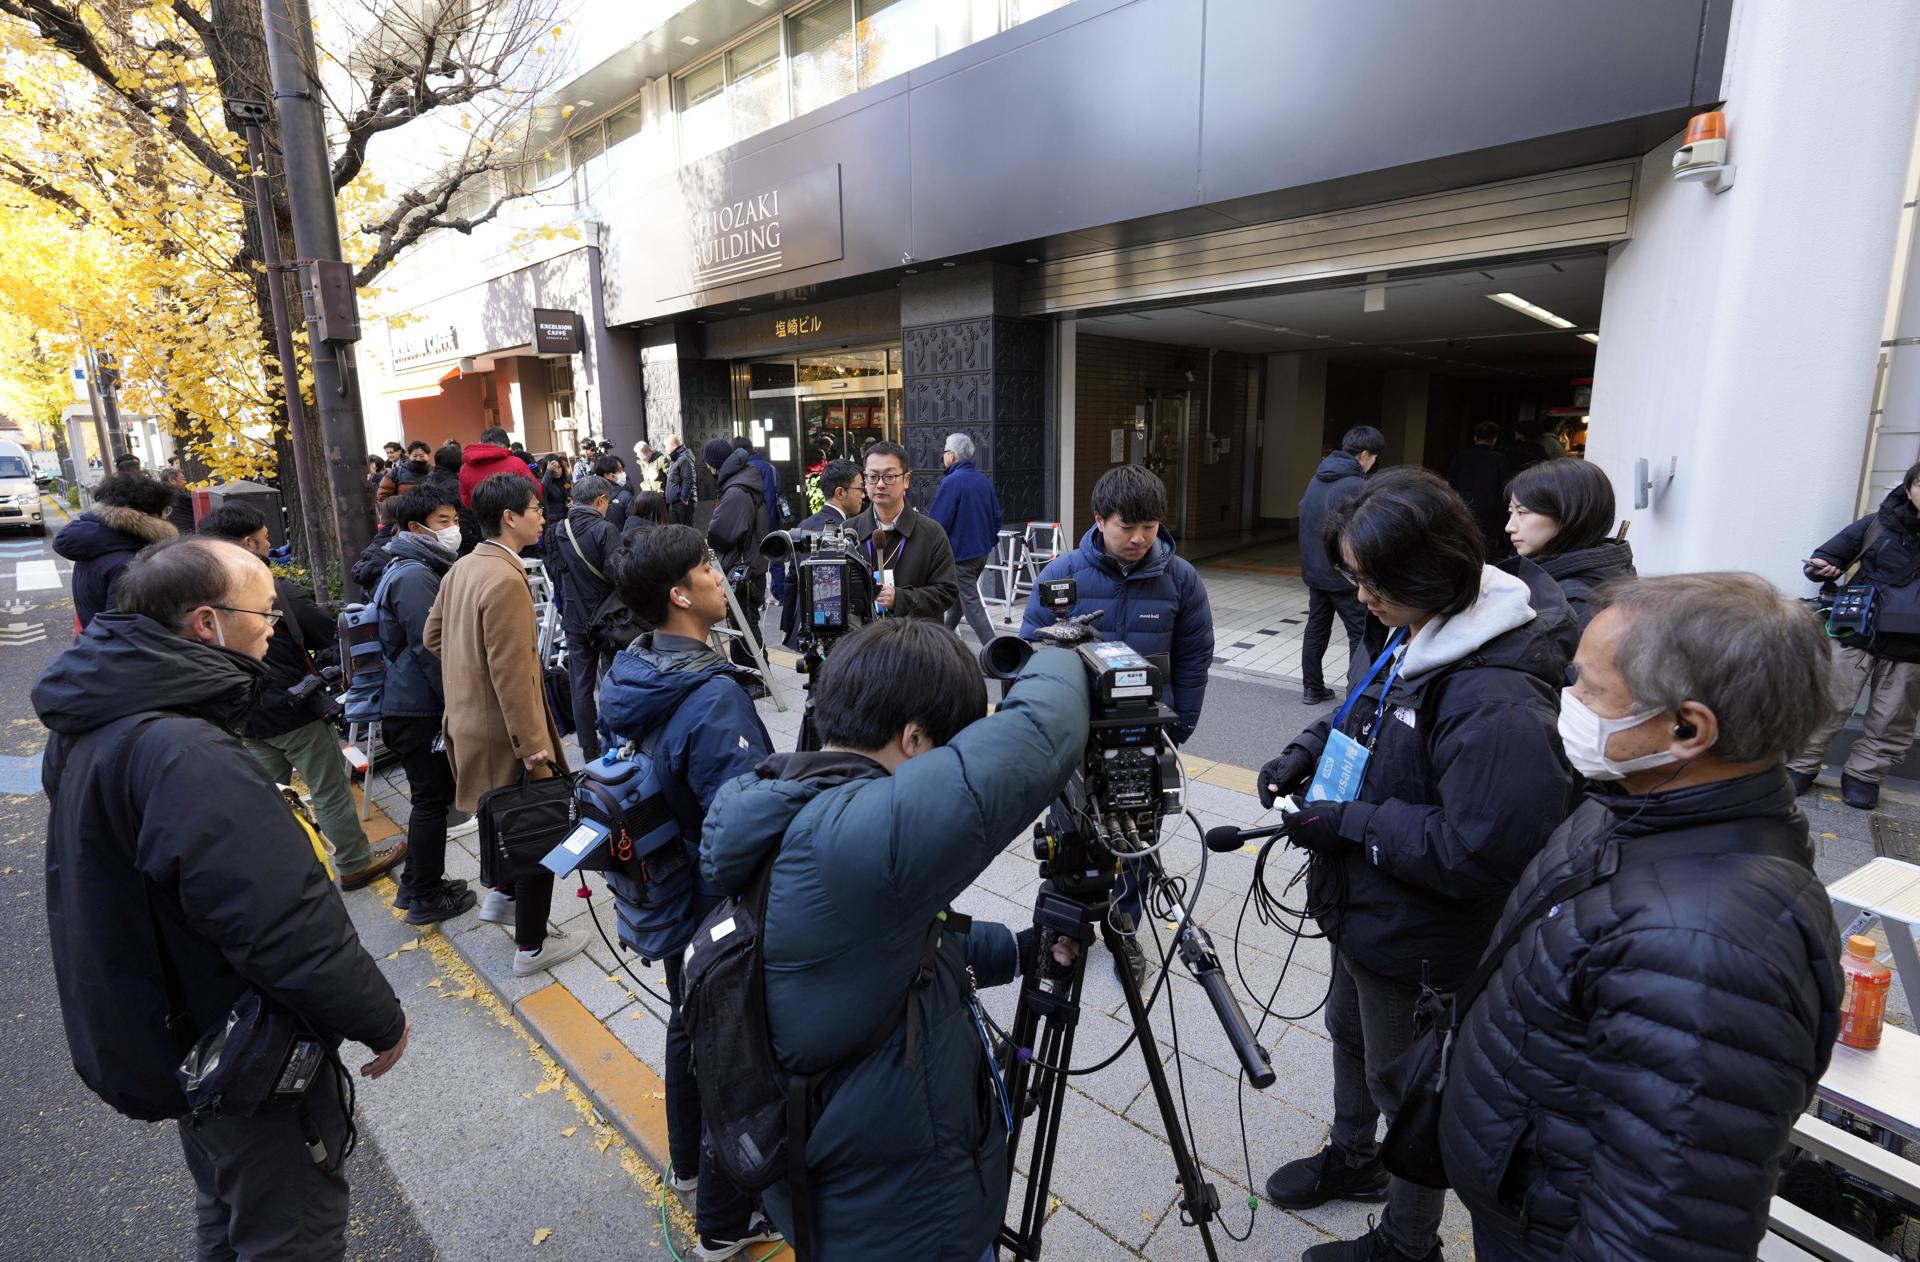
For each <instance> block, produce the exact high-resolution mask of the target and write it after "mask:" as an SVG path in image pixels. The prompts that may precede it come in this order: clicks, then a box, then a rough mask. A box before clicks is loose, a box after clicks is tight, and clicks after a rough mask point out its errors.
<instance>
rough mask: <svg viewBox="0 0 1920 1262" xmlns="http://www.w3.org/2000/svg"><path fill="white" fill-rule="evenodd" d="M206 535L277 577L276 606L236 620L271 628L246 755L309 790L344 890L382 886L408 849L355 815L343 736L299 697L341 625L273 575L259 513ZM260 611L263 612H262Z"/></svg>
mask: <svg viewBox="0 0 1920 1262" xmlns="http://www.w3.org/2000/svg"><path fill="white" fill-rule="evenodd" d="M200 533H201V534H202V535H205V536H207V537H209V538H213V539H225V540H227V541H228V542H230V543H237V544H239V545H240V546H241V547H243V548H245V549H246V550H247V551H248V552H250V553H252V554H253V555H254V557H256V558H257V559H258V562H259V565H260V568H261V570H263V571H266V572H267V573H268V574H269V576H270V577H272V580H273V582H272V592H273V599H272V601H271V602H270V603H268V604H264V605H258V606H255V607H254V609H252V610H241V611H239V612H238V613H235V614H233V615H232V617H231V618H230V621H238V622H244V623H248V624H264V625H266V627H267V628H268V634H269V637H270V638H269V639H268V640H267V648H266V656H265V659H264V661H265V665H266V668H267V680H266V687H265V688H263V689H262V690H261V693H260V699H259V701H258V702H257V703H256V704H255V705H254V707H253V710H252V712H251V713H249V714H248V715H247V718H246V724H245V726H244V727H243V728H242V729H241V736H242V737H243V738H244V740H245V743H246V746H247V752H249V753H251V754H252V755H253V756H254V758H255V759H257V760H258V761H259V763H260V765H261V766H262V767H263V768H265V769H266V772H267V774H268V775H269V776H272V777H273V779H274V781H275V783H278V784H292V783H293V773H294V772H295V771H298V772H299V773H300V778H301V779H303V780H305V781H306V783H307V791H308V792H309V793H310V794H311V795H312V801H313V817H314V820H315V821H316V822H317V823H318V824H319V825H320V831H321V832H323V833H325V834H326V836H327V840H328V841H331V842H332V843H333V848H334V859H335V863H336V866H337V867H338V868H339V871H340V888H342V889H348V890H357V889H359V888H360V887H361V886H363V885H366V884H367V883H368V882H370V881H373V880H376V879H378V878H379V877H381V876H383V875H384V874H386V873H387V872H390V871H392V870H393V868H394V867H395V866H396V865H398V864H399V862H400V861H401V860H402V859H404V858H406V854H407V845H406V842H404V841H396V842H394V843H393V844H392V845H389V846H386V847H384V848H383V849H380V850H375V849H374V848H373V846H372V844H371V843H370V842H369V841H368V840H367V833H366V830H365V829H364V828H362V827H361V826H360V816H359V813H358V811H356V810H355V808H354V802H353V785H352V779H351V773H350V768H349V767H348V765H347V759H346V756H345V755H344V754H342V753H341V752H340V734H339V732H338V731H336V730H335V729H334V726H333V724H332V723H331V722H329V721H328V720H326V719H325V718H323V717H321V715H320V713H319V712H318V711H317V710H316V709H315V708H314V707H315V703H316V702H317V701H319V699H320V698H321V696H322V694H321V693H320V692H317V691H316V692H311V693H308V694H307V695H306V696H304V697H296V696H294V695H293V691H292V690H293V689H295V688H297V687H300V686H301V685H302V683H303V681H305V680H306V679H308V678H310V677H311V676H312V675H313V673H314V663H313V658H314V654H316V653H320V652H323V651H325V650H326V649H327V648H329V647H330V646H332V645H333V643H334V641H335V639H336V638H337V635H336V632H335V628H334V620H333V619H332V618H330V617H328V616H327V614H326V611H324V610H323V609H321V608H320V607H319V606H318V605H316V604H314V603H313V598H312V597H311V596H309V595H308V594H307V591H306V589H305V588H303V587H301V586H300V585H299V584H298V583H295V582H293V581H292V580H291V579H285V578H280V577H278V576H275V575H272V572H271V571H269V570H268V569H267V549H268V547H269V546H271V545H270V541H269V540H268V537H267V519H266V518H265V517H263V516H261V514H260V510H259V509H257V508H253V507H251V506H249V505H246V504H241V503H236V502H233V501H229V502H227V503H225V504H222V505H221V506H220V507H218V508H216V509H214V510H213V511H212V512H210V513H208V514H207V515H206V517H205V518H204V519H203V520H202V521H201V522H200ZM254 610H258V612H255V611H254Z"/></svg>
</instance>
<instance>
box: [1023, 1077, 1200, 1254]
mask: <svg viewBox="0 0 1920 1262" xmlns="http://www.w3.org/2000/svg"><path fill="white" fill-rule="evenodd" d="M1076 1154H1078V1155H1080V1159H1079V1160H1075V1159H1074V1158H1075V1156H1076ZM1094 1154H1097V1157H1094V1156H1093V1155H1094ZM1089 1158H1092V1159H1089ZM1050 1190H1051V1192H1052V1194H1053V1195H1054V1196H1057V1197H1059V1198H1060V1200H1061V1202H1062V1203H1064V1204H1065V1205H1067V1206H1068V1207H1070V1208H1071V1209H1073V1210H1074V1211H1076V1212H1077V1213H1079V1214H1080V1215H1081V1216H1082V1217H1084V1218H1086V1219H1087V1220H1088V1221H1089V1222H1093V1223H1098V1224H1099V1225H1100V1227H1101V1228H1102V1229H1103V1230H1104V1231H1105V1232H1106V1234H1108V1235H1111V1236H1113V1237H1114V1238H1116V1239H1118V1240H1119V1241H1120V1242H1121V1243H1123V1244H1125V1245H1127V1246H1129V1247H1131V1248H1134V1249H1138V1248H1139V1247H1140V1246H1141V1245H1143V1244H1145V1243H1146V1241H1147V1239H1148V1238H1149V1237H1150V1236H1151V1235H1152V1234H1153V1231H1154V1228H1156V1227H1157V1226H1158V1225H1159V1223H1160V1220H1161V1218H1163V1217H1164V1216H1165V1215H1166V1212H1167V1209H1168V1207H1169V1206H1171V1205H1172V1204H1173V1201H1174V1193H1175V1190H1176V1184H1175V1180H1174V1166H1173V1154H1172V1153H1171V1151H1170V1150H1169V1149H1168V1148H1167V1146H1166V1145H1165V1144H1163V1143H1161V1142H1160V1140H1158V1139H1157V1138H1155V1137H1154V1136H1152V1135H1150V1134H1148V1133H1147V1132H1146V1131H1145V1130H1143V1129H1141V1128H1140V1127H1138V1126H1135V1125H1134V1124H1133V1123H1132V1122H1129V1121H1127V1120H1125V1119H1124V1118H1122V1117H1120V1116H1119V1115H1118V1114H1115V1113H1112V1112H1109V1111H1108V1110H1107V1109H1105V1108H1102V1107H1101V1106H1100V1105H1098V1104H1096V1103H1094V1102H1093V1101H1092V1100H1091V1099H1089V1098H1088V1097H1087V1096H1084V1095H1081V1094H1080V1093H1079V1092H1077V1091H1069V1092H1068V1093H1067V1097H1066V1103H1065V1105H1064V1107H1063V1108H1062V1110H1061V1120H1060V1146H1059V1149H1058V1150H1057V1155H1056V1157H1055V1160H1054V1167H1053V1181H1052V1186H1051V1189H1050ZM1060 1256H1062V1257H1065V1256H1068V1255H1065V1254H1062V1255H1060ZM1095 1256H1098V1255H1095Z"/></svg>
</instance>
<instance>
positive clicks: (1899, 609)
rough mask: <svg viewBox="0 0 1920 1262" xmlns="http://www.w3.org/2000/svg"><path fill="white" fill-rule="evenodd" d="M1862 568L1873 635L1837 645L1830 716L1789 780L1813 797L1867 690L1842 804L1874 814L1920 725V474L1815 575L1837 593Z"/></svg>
mask: <svg viewBox="0 0 1920 1262" xmlns="http://www.w3.org/2000/svg"><path fill="white" fill-rule="evenodd" d="M1855 563H1858V564H1859V567H1860V568H1859V570H1858V571H1857V572H1856V573H1855V574H1854V576H1853V578H1852V579H1851V580H1850V581H1851V582H1853V583H1862V584H1868V585H1871V586H1872V588H1873V603H1874V610H1875V612H1874V622H1873V633H1872V635H1871V637H1870V638H1869V637H1867V636H1854V637H1853V638H1851V639H1849V640H1845V641H1841V640H1835V641H1834V642H1833V646H1832V648H1833V661H1832V664H1831V665H1830V666H1829V668H1828V684H1827V688H1828V696H1827V705H1828V710H1827V713H1826V714H1825V716H1823V718H1822V719H1821V721H1820V723H1819V724H1818V725H1817V726H1816V727H1815V728H1814V729H1813V731H1812V732H1811V733H1810V734H1809V735H1808V738H1807V743H1806V747H1805V748H1803V749H1800V750H1798V751H1796V753H1795V755H1794V757H1793V760H1792V761H1790V762H1789V763H1787V775H1788V777H1789V778H1791V779H1792V781H1793V787H1794V790H1795V792H1798V793H1805V792H1806V791H1807V790H1808V789H1811V788H1812V787H1813V780H1814V777H1815V776H1817V775H1819V774H1820V760H1821V759H1822V758H1824V757H1825V756H1826V753H1827V749H1828V748H1829V747H1830V746H1831V745H1832V744H1833V738H1834V735H1835V734H1836V733H1837V732H1839V730H1840V728H1841V726H1842V725H1843V724H1845V723H1846V721H1847V718H1848V717H1849V716H1850V715H1852V713H1853V707H1854V703H1855V702H1857V701H1859V699H1860V692H1861V690H1862V689H1865V690H1866V693H1867V713H1866V716H1865V717H1864V719H1863V720H1862V721H1861V726H1862V728H1863V729H1864V730H1863V731H1862V732H1861V733H1860V739H1859V740H1857V741H1855V742H1854V743H1853V749H1852V750H1851V751H1850V752H1849V753H1848V754H1847V763H1846V766H1845V767H1844V768H1843V769H1842V770H1841V772H1840V800H1841V801H1843V802H1845V803H1846V804H1847V805H1848V806H1851V807H1855V808H1857V809H1859V810H1863V811H1867V810H1872V809H1873V808H1874V806H1875V805H1877V804H1878V803H1879V801H1880V782H1881V781H1882V780H1885V779H1886V778H1887V768H1889V767H1891V766H1892V765H1893V764H1894V763H1896V762H1899V761H1900V760H1901V759H1902V758H1905V757H1906V756H1907V750H1908V749H1910V748H1911V747H1912V745H1913V732H1914V720H1915V717H1916V716H1917V715H1920V464H1916V465H1914V466H1913V467H1912V468H1911V469H1908V470H1907V474H1906V476H1905V477H1903V478H1901V479H1900V485H1899V486H1897V487H1895V488H1894V489H1893V490H1891V491H1888V492H1887V498H1886V499H1884V500H1882V501H1881V503H1880V507H1879V508H1877V509H1875V510H1874V511H1873V512H1871V513H1869V514H1867V515H1866V516H1865V517H1862V518H1861V519H1860V520H1859V521H1856V522H1854V523H1853V525H1851V526H1848V527H1847V528H1846V529H1845V530H1843V531H1841V532H1840V533H1839V534H1837V535H1835V536H1834V537H1833V538H1831V539H1829V540H1827V541H1826V542H1825V543H1823V544H1821V545H1820V547H1819V548H1818V550H1816V551H1815V552H1814V554H1813V556H1812V557H1810V558H1808V560H1807V563H1806V574H1807V577H1808V578H1809V579H1812V580H1813V581H1815V582H1824V583H1833V582H1835V581H1836V580H1838V579H1839V578H1840V577H1841V576H1842V575H1843V574H1844V573H1845V571H1846V570H1847V569H1848V568H1849V567H1850V566H1852V565H1854V564H1855Z"/></svg>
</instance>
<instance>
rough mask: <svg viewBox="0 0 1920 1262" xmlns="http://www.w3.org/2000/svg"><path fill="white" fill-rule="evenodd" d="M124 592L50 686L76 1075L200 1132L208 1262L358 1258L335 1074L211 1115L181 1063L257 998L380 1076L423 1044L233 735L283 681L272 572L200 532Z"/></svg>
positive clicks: (143, 563)
mask: <svg viewBox="0 0 1920 1262" xmlns="http://www.w3.org/2000/svg"><path fill="white" fill-rule="evenodd" d="M115 590H116V594H117V597H118V608H117V610H115V611H113V612H108V613H103V614H100V615H99V616H98V617H96V618H94V619H93V621H92V622H91V623H89V624H88V627H87V631H86V634H84V635H83V636H81V638H80V640H79V642H78V643H76V644H75V645H74V647H73V648H71V649H69V650H67V651H66V652H65V653H63V654H61V655H60V656H59V657H58V658H56V659H55V660H54V661H53V663H52V664H51V665H50V666H49V667H48V668H47V671H46V673H45V674H44V675H42V676H41V677H40V679H39V681H38V682H37V683H35V684H34V687H33V707H34V711H35V712H36V713H37V714H38V715H39V716H40V719H41V721H42V722H43V723H45V724H46V725H47V727H48V729H49V730H50V732H51V733H52V735H51V737H50V738H49V740H48V743H47V751H46V759H45V763H44V766H43V769H42V775H43V776H44V779H45V784H46V791H47V800H48V803H49V815H48V819H47V850H46V860H47V936H48V942H49V945H50V947H51V949H52V955H53V967H54V977H55V980H56V982H57V983H58V986H59V994H60V1011H61V1017H62V1020H63V1022H64V1024H65V1027H66V1034H67V1046H68V1049H69V1051H70V1053H71V1054H72V1057H73V1067H74V1069H75V1071H76V1072H77V1073H78V1074H79V1075H80V1077H81V1078H82V1079H83V1080H84V1081H85V1082H86V1084H87V1086H88V1087H89V1088H90V1089H91V1090H92V1091H93V1092H94V1094H96V1095H98V1096H99V1097H100V1098H101V1099H102V1100H103V1101H105V1102H106V1103H107V1104H109V1105H111V1106H113V1108H115V1109H116V1110H118V1111H119V1112H121V1113H124V1114H126V1115H127V1116H128V1117H131V1118H136V1119H138V1120H141V1121H149V1122H152V1121H160V1120H163V1119H169V1118H172V1119H178V1121H179V1128H180V1143H181V1147H182V1149H183V1150H184V1152H185V1155H186V1162H187V1168H188V1170H189V1171H190V1172H191V1173H192V1175H193V1181H194V1185H195V1188H196V1191H197V1196H196V1204H195V1216H196V1218H197V1220H198V1222H197V1230H196V1234H197V1236H198V1241H197V1244H198V1248H197V1255H198V1256H199V1257H202V1258H232V1257H235V1256H236V1255H237V1256H240V1257H245V1258H268V1257H272V1258H297V1259H301V1260H302V1262H322V1260H329V1262H330V1260H333V1259H340V1258H344V1257H345V1256H346V1228H347V1181H346V1177H345V1175H344V1174H343V1173H342V1167H341V1161H342V1157H343V1155H344V1139H345V1135H346V1131H347V1129H348V1124H349V1118H348V1114H347V1109H346V1102H345V1100H344V1099H343V1098H342V1092H341V1086H340V1081H339V1077H338V1076H337V1074H336V1073H335V1071H334V1069H333V1067H332V1065H331V1064H329V1065H326V1066H323V1067H322V1069H321V1071H320V1072H319V1074H318V1075H317V1077H316V1078H315V1079H314V1081H313V1084H312V1085H311V1086H310V1087H309V1088H308V1090H307V1091H306V1092H305V1093H304V1094H302V1095H300V1096H298V1097H297V1098H296V1099H294V1100H293V1101H289V1102H285V1103H281V1104H279V1105H278V1106H274V1107H267V1108H262V1109H260V1110H258V1111H251V1112H244V1113H243V1112H242V1111H240V1110H238V1109H235V1110H234V1111H231V1112H222V1113H218V1114H209V1115H205V1116H203V1117H201V1118H200V1119H197V1120H196V1119H194V1118H192V1117H191V1116H189V1105H188V1101H187V1096H186V1093H185V1091H184V1090H183V1089H182V1086H181V1082H180V1077H179V1073H178V1068H179V1065H180V1062H181V1059H182V1058H183V1057H184V1056H185V1054H186V1053H187V1051H188V1050H189V1049H190V1048H192V1047H193V1046H194V1044H195V1043H196V1042H198V1041H199V1040H200V1038H201V1037H202V1036H203V1035H204V1034H207V1033H210V1032H214V1031H218V1030H221V1029H223V1028H224V1027H225V1024H226V1020H227V1015H228V1013H229V1012H230V1011H231V1010H232V1009H233V1008H234V1007H235V1005H236V1003H237V1002H239V1001H241V1000H242V999H243V998H244V997H246V996H247V995H248V994H249V992H253V993H255V994H261V993H264V994H266V995H270V996H271V997H272V998H273V999H274V1000H275V1001H276V1002H277V1003H278V1004H279V1005H281V1006H282V1007H283V1008H286V1009H288V1010H290V1011H292V1012H293V1013H294V1014H296V1015H297V1016H299V1017H301V1018H303V1019H304V1020H305V1021H306V1022H307V1023H308V1024H309V1025H310V1026H311V1027H312V1028H313V1029H314V1031H315V1032H316V1033H318V1034H319V1036H320V1037H321V1039H322V1040H323V1041H324V1042H325V1043H326V1045H327V1047H328V1048H329V1049H332V1048H333V1047H335V1046H336V1045H337V1044H338V1042H339V1041H340V1040H341V1039H342V1038H348V1039H353V1040H354V1041H356V1042H360V1043H364V1044H366V1045H367V1046H368V1047H369V1048H371V1049H372V1050H373V1051H374V1053H375V1056H374V1058H373V1059H372V1060H371V1061H368V1062H366V1063H365V1064H364V1065H362V1067H361V1069H360V1072H361V1074H362V1075H364V1076H366V1077H368V1078H378V1077H380V1076H381V1075H382V1074H384V1073H386V1072H387V1070H389V1069H391V1068H392V1067H393V1065H394V1064H395V1063H396V1062H398V1061H399V1059H400V1057H401V1055H402V1054H403V1053H404V1052H405V1050H406V1046H407V1019H406V1015H405V1014H404V1013H403V1012H402V1011H401V1008H400V1001H399V999H398V998H396V997H395V995H394V993H393V988H392V987H391V986H389V985H388V984H387V982H386V979H385V978H383V977H382V976H381V975H380V970H379V967H378V966H377V965H376V964H375V963H374V961H373V958H372V957H371V956H369V955H368V954H367V952H366V950H365V948H364V947H362V946H361V944H360V940H359V938H358V937H357V936H356V935H355V933H354V930H353V922H352V921H351V920H349V919H348V917H347V911H346V908H345V907H344V906H343V905H342V904H341V901H340V895H339V894H338V893H337V892H336V891H335V890H334V889H333V888H332V886H331V885H330V884H329V881H328V876H329V874H328V872H327V866H326V858H325V855H324V854H323V853H321V848H320V843H319V840H318V839H317V838H316V837H314V836H313V834H312V833H311V831H309V830H308V829H307V827H306V826H305V825H304V824H303V823H302V822H301V821H299V820H297V819H296V818H295V816H294V815H293V813H292V812H291V811H290V810H289V809H288V808H287V804H286V802H285V801H284V800H283V799H282V798H281V796H280V792H279V790H277V789H276V788H275V787H274V784H273V781H272V780H271V778H269V777H268V776H267V774H266V773H265V772H263V771H262V770H261V769H260V765H259V764H258V763H257V762H256V761H255V760H254V759H252V758H251V757H249V756H248V755H247V753H246V751H245V750H244V749H243V748H242V746H241V744H240V741H239V740H238V739H237V738H236V736H235V735H234V733H235V732H236V731H237V729H238V728H239V727H240V725H241V724H242V723H243V722H244V721H245V719H246V715H247V713H248V711H249V710H250V709H251V708H252V705H253V698H254V695H255V693H256V692H257V691H258V689H259V688H260V686H261V684H262V683H263V682H264V680H265V670H264V668H263V667H262V666H261V664H260V659H261V658H262V657H264V656H265V655H266V653H267V645H268V637H269V634H270V632H271V629H272V626H273V620H274V617H275V614H274V611H273V608H272V603H273V597H274V591H273V581H272V578H271V576H270V575H269V574H268V572H267V570H266V568H265V567H264V566H262V565H260V564H259V563H258V561H256V560H255V559H254V558H252V557H250V556H248V555H247V554H246V553H245V552H243V551H241V550H240V549H239V548H237V547H234V546H233V545H232V544H229V543H226V542H223V541H218V540H213V539H207V538H190V539H182V540H178V541H176V542H172V543H168V544H166V545H164V546H161V547H157V548H149V549H147V550H146V551H144V552H142V553H141V554H140V555H139V556H138V557H136V558H135V559H134V560H133V562H132V563H131V564H130V565H128V566H127V568H126V569H125V571H124V572H123V573H122V574H121V577H120V581H119V585H118V587H117V588H116V589H115ZM123 1191H132V1189H124V1190H123ZM150 1247H151V1248H152V1253H151V1254H150V1255H149V1256H162V1255H170V1254H173V1253H175V1252H176V1250H175V1248H173V1247H170V1246H164V1245H159V1244H157V1243H151V1242H150ZM141 1252H145V1250H141Z"/></svg>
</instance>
